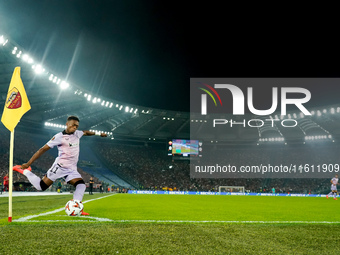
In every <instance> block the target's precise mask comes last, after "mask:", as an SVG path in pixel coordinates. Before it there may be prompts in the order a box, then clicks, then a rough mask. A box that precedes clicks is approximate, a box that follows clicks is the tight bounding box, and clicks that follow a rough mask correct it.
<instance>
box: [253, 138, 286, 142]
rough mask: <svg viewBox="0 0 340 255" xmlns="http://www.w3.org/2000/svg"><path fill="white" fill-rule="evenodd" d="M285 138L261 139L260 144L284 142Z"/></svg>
mask: <svg viewBox="0 0 340 255" xmlns="http://www.w3.org/2000/svg"><path fill="white" fill-rule="evenodd" d="M284 140H285V139H284V138H283V137H271V138H260V139H259V142H283V141H284Z"/></svg>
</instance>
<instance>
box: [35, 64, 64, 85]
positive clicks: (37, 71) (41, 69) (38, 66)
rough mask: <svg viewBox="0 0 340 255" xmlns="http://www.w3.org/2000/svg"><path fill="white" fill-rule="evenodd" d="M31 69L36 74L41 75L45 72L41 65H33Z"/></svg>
mask: <svg viewBox="0 0 340 255" xmlns="http://www.w3.org/2000/svg"><path fill="white" fill-rule="evenodd" d="M32 68H33V69H34V72H35V73H36V74H42V73H43V72H45V69H44V68H43V67H42V66H41V65H33V66H32ZM58 84H59V83H58Z"/></svg>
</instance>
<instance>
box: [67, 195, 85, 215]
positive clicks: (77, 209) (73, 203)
mask: <svg viewBox="0 0 340 255" xmlns="http://www.w3.org/2000/svg"><path fill="white" fill-rule="evenodd" d="M83 208H84V205H83V203H82V202H81V201H79V200H73V199H72V200H70V201H68V202H67V203H66V205H65V212H66V214H67V215H68V216H79V215H81V211H82V210H83Z"/></svg>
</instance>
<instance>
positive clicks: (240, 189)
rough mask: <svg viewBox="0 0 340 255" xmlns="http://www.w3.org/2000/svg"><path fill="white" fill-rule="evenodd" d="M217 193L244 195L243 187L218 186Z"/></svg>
mask: <svg viewBox="0 0 340 255" xmlns="http://www.w3.org/2000/svg"><path fill="white" fill-rule="evenodd" d="M218 192H238V193H244V186H219V187H218Z"/></svg>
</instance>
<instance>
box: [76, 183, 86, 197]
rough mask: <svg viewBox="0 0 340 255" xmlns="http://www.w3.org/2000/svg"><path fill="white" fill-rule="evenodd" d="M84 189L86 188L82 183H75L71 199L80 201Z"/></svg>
mask: <svg viewBox="0 0 340 255" xmlns="http://www.w3.org/2000/svg"><path fill="white" fill-rule="evenodd" d="M85 189H86V186H85V184H84V183H79V184H77V186H76V190H75V191H74V193H73V199H74V200H79V201H82V200H83V196H84V193H85Z"/></svg>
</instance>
